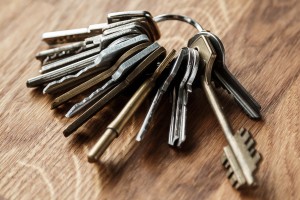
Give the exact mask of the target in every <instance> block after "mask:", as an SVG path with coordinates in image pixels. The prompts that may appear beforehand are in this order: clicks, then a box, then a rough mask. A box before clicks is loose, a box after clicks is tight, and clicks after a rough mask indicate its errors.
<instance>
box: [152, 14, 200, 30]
mask: <svg viewBox="0 0 300 200" xmlns="http://www.w3.org/2000/svg"><path fill="white" fill-rule="evenodd" d="M153 20H154V21H155V22H157V23H158V22H163V21H168V20H177V21H181V22H186V23H188V24H190V25H192V26H193V27H194V28H196V29H197V30H198V31H199V32H202V31H204V28H203V27H202V26H201V25H200V24H199V23H198V22H196V21H195V20H193V19H192V18H190V17H188V16H185V15H175V14H162V15H158V16H156V17H153Z"/></svg>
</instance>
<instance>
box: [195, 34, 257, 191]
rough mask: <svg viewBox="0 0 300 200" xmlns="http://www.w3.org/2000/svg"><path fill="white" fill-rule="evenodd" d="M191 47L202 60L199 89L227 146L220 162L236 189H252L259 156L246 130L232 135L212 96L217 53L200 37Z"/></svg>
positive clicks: (203, 37)
mask: <svg viewBox="0 0 300 200" xmlns="http://www.w3.org/2000/svg"><path fill="white" fill-rule="evenodd" d="M190 46H191V47H193V48H196V49H197V50H198V52H199V54H200V57H201V58H202V59H203V61H204V67H205V70H204V76H202V78H201V83H202V87H203V89H204V91H205V94H206V96H207V98H208V100H209V103H210V105H211V107H212V108H213V111H214V113H215V115H216V116H217V118H218V121H219V123H220V125H221V127H222V129H223V132H224V134H225V137H226V139H227V141H228V143H229V146H227V147H225V148H224V153H225V155H224V156H223V157H222V163H223V164H224V166H225V167H226V168H227V169H228V178H229V179H230V182H231V184H232V185H233V187H235V188H240V187H243V186H253V185H255V179H254V176H253V173H254V171H255V170H256V169H257V163H258V162H259V160H260V154H259V153H258V152H256V150H255V149H254V145H253V144H254V140H253V139H252V137H251V134H250V133H249V132H248V131H246V130H245V129H241V130H240V131H239V132H237V133H236V134H235V135H234V134H233V129H232V127H231V125H230V123H229V122H228V121H227V118H226V116H225V114H224V112H223V110H222V108H221V106H220V104H219V101H218V98H217V96H216V95H215V93H214V90H213V87H212V84H211V74H212V68H213V64H214V61H215V58H216V52H215V50H214V48H213V46H212V44H211V43H210V40H209V39H208V38H207V37H206V36H203V35H200V36H199V37H198V38H197V39H196V40H195V41H194V42H193V43H192V44H191V45H190Z"/></svg>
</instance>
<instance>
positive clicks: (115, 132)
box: [88, 50, 176, 162]
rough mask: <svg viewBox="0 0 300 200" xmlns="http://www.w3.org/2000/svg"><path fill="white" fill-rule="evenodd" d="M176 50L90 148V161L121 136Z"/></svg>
mask: <svg viewBox="0 0 300 200" xmlns="http://www.w3.org/2000/svg"><path fill="white" fill-rule="evenodd" d="M175 53H176V51H175V50H172V51H171V52H170V53H169V54H168V56H167V57H166V58H165V59H164V60H163V62H162V63H161V64H160V65H159V67H158V68H157V69H156V70H155V72H154V73H153V75H152V76H151V77H150V78H149V79H147V80H146V81H145V82H144V83H143V84H142V85H141V86H140V87H139V89H138V90H137V91H136V92H135V93H134V95H133V96H132V97H131V99H130V100H129V101H128V103H127V104H126V105H125V106H124V108H123V109H122V111H121V112H120V113H119V115H118V116H117V117H116V118H115V119H114V120H113V121H112V122H111V123H110V124H109V125H108V126H107V128H106V131H105V132H104V134H103V135H102V136H101V138H100V139H99V140H98V142H97V143H96V144H95V146H94V147H93V148H92V149H91V150H90V152H89V154H88V161H89V162H95V161H97V160H98V159H99V158H100V156H101V155H102V154H103V153H104V151H105V150H106V149H107V147H108V146H109V145H110V144H111V143H112V141H113V140H114V139H115V138H117V137H118V136H119V134H120V133H121V131H122V130H123V128H124V126H125V124H126V123H127V122H128V120H129V119H130V118H131V117H132V115H133V114H134V113H135V111H136V110H137V109H138V108H139V107H140V105H141V104H142V102H143V101H144V100H145V99H146V98H147V96H148V95H149V93H150V92H151V90H152V89H153V88H154V86H155V82H156V80H157V78H158V77H159V76H160V74H161V73H162V72H163V70H164V69H165V68H166V67H167V66H168V64H169V63H170V62H171V61H172V60H173V58H174V56H175Z"/></svg>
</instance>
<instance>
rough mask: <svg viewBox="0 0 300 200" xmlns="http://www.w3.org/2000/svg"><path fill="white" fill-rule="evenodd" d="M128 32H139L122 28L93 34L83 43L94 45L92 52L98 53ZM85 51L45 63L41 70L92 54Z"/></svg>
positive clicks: (50, 69)
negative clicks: (103, 33) (101, 33)
mask: <svg viewBox="0 0 300 200" xmlns="http://www.w3.org/2000/svg"><path fill="white" fill-rule="evenodd" d="M130 34H140V32H139V30H137V29H124V30H120V31H119V32H116V33H113V34H109V35H98V36H95V37H92V38H87V39H86V40H85V42H84V45H85V46H95V47H96V48H95V49H96V52H94V54H98V53H99V52H100V51H101V50H103V49H104V48H106V47H107V46H108V45H109V43H111V42H112V41H114V40H116V39H117V38H120V37H122V36H125V35H130ZM97 46H98V47H97ZM86 52H87V51H85V52H82V53H79V54H76V55H73V56H69V57H67V58H65V59H61V60H58V61H56V62H53V63H50V64H48V65H45V66H43V67H42V69H41V72H42V73H45V72H48V71H52V70H54V69H57V68H60V67H61V66H64V65H66V64H69V63H72V62H75V61H78V60H81V59H83V58H86V57H89V56H91V55H93V54H87V53H86Z"/></svg>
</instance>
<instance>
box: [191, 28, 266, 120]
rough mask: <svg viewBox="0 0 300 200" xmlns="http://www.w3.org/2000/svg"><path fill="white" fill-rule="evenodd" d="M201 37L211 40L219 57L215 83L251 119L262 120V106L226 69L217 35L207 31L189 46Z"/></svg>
mask: <svg viewBox="0 0 300 200" xmlns="http://www.w3.org/2000/svg"><path fill="white" fill-rule="evenodd" d="M199 35H204V36H207V37H208V38H209V40H210V41H211V43H212V45H213V47H214V49H215V50H216V52H217V55H218V56H217V58H216V61H215V64H214V67H213V76H212V78H213V79H214V81H215V82H217V83H219V84H220V85H221V86H222V87H223V88H225V89H226V90H227V91H228V92H229V93H230V94H232V95H233V97H234V99H235V100H236V102H237V103H238V105H239V106H240V107H241V108H242V109H243V111H244V112H245V113H246V114H247V115H248V116H249V117H250V118H252V119H260V118H261V114H260V109H261V106H260V105H259V103H258V102H257V101H256V100H255V99H254V98H253V97H252V96H251V94H250V93H249V92H248V91H247V90H246V89H245V88H244V87H243V86H242V84H241V83H240V82H239V81H238V80H237V79H236V78H235V77H234V76H233V75H232V74H231V73H230V71H229V70H228V68H227V67H226V64H225V49H224V46H223V44H222V42H221V40H220V39H219V38H218V37H217V36H216V35H214V34H212V33H210V32H207V31H203V32H200V33H198V34H197V35H195V36H194V37H193V38H191V39H190V41H189V44H191V43H193V41H194V40H195V39H196V38H197V37H198V36H199ZM188 46H189V45H188Z"/></svg>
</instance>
